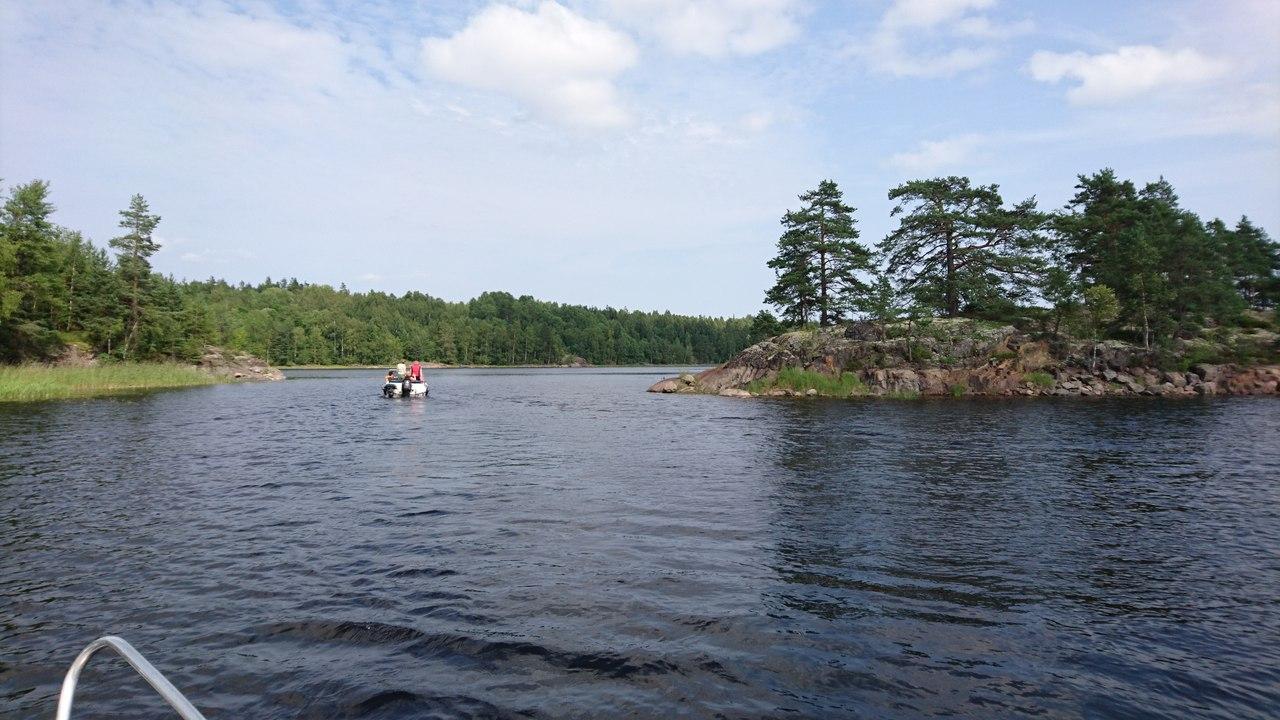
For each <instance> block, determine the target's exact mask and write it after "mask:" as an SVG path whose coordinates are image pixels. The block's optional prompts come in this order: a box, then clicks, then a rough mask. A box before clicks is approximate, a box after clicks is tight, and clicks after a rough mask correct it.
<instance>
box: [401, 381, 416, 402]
mask: <svg viewBox="0 0 1280 720" xmlns="http://www.w3.org/2000/svg"><path fill="white" fill-rule="evenodd" d="M412 392H413V381H412V380H410V379H409V378H407V377H406V378H405V379H404V380H403V381H401V383H400V397H409V395H410V393H412Z"/></svg>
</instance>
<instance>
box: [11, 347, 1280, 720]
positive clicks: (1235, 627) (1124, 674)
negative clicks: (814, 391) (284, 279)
mask: <svg viewBox="0 0 1280 720" xmlns="http://www.w3.org/2000/svg"><path fill="white" fill-rule="evenodd" d="M664 374H670V371H662V370H655V369H636V370H607V371H597V370H451V371H436V372H432V373H431V375H430V380H431V381H432V392H431V397H430V398H429V399H427V400H425V401H423V400H385V399H383V398H381V397H379V395H378V390H379V385H380V375H381V373H380V372H379V371H377V370H372V371H344V372H319V371H316V372H295V373H291V379H290V380H288V381H286V382H282V383H275V384H267V385H255V386H249V385H239V386H219V387H211V388H200V389H194V390H183V391H175V392H161V393H154V394H149V395H143V396H138V397H132V398H125V399H107V400H93V401H80V402H62V403H46V404H40V405H9V406H3V405H0V591H2V592H0V717H4V718H29V717H52V714H53V711H54V706H55V703H56V695H57V689H58V684H59V683H60V681H61V678H62V674H63V672H65V670H66V666H67V665H68V664H69V663H70V661H71V659H72V657H73V656H74V655H75V653H76V652H77V651H78V650H79V649H80V647H81V646H83V645H84V644H85V643H87V642H88V641H90V640H92V639H93V638H95V637H97V636H99V635H102V634H105V633H113V634H118V635H121V636H123V637H125V638H126V639H128V640H129V641H131V642H132V643H133V644H134V645H135V646H136V647H137V648H138V649H139V650H141V651H142V652H143V653H144V654H145V655H146V656H147V657H148V658H149V659H150V660H151V661H152V662H153V663H155V664H156V665H157V666H158V667H159V668H160V669H161V670H162V671H164V672H166V674H167V675H168V676H169V678H170V679H171V680H172V681H173V682H174V684H175V685H177V686H178V687H179V688H180V689H182V690H183V691H184V692H186V694H187V695H188V697H190V699H191V700H192V701H193V702H194V703H195V705H196V706H197V707H199V708H200V709H201V710H203V711H204V712H205V713H206V714H207V715H208V716H209V717H210V719H211V720H213V719H215V718H245V719H250V718H268V719H270V718H421V717H441V718H452V717H534V718H542V717H547V718H591V717H640V718H674V717H695V718H696V717H708V718H710V717H726V718H766V717H779V718H810V717H812V718H842V717H867V718H917V717H932V716H949V717H971V718H988V717H1017V716H1036V717H1050V718H1138V717H1150V718H1193V717H1194V718H1210V717H1212V718H1232V719H1234V720H1240V719H1242V718H1275V717H1277V708H1280V402H1278V401H1276V400H1275V399H1273V398H1272V399H1267V398H1253V399H1250V398H1239V399H1194V400H1177V401H1173V400H1161V399H1110V400H1087V399H1061V400H1057V399H1055V400H1045V399H1034V400H1025V399H1021V400H1012V399H1005V400H973V399H961V400H951V399H946V400H937V401H900V402H893V401H826V400H782V399H779V400H764V399H761V400H736V399H728V398H718V397H699V396H656V395H649V394H646V393H645V392H644V389H645V388H646V387H647V386H648V385H649V384H650V383H652V382H654V381H655V380H656V379H658V378H659V377H660V376H662V375H664ZM81 687H82V692H81V695H80V696H79V697H80V698H81V699H80V701H79V702H78V703H77V707H78V708H79V711H78V712H77V715H76V717H77V718H95V717H97V718H105V717H138V718H141V717H155V718H163V717H171V715H168V714H166V712H165V711H164V709H163V706H162V705H161V704H160V702H159V701H158V700H157V699H155V696H154V693H152V692H151V691H150V690H149V688H147V687H146V686H145V685H144V684H143V683H142V681H141V680H138V679H137V678H136V676H134V675H132V674H131V673H130V672H128V671H127V670H126V669H125V668H124V666H123V663H121V662H120V661H118V660H116V659H114V658H112V657H111V656H110V655H108V654H105V653H104V654H102V655H100V656H98V659H96V660H95V661H94V663H93V664H91V666H90V669H89V670H88V671H86V673H85V675H84V677H83V678H82V681H81Z"/></svg>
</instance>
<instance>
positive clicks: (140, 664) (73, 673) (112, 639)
mask: <svg viewBox="0 0 1280 720" xmlns="http://www.w3.org/2000/svg"><path fill="white" fill-rule="evenodd" d="M102 648H111V649H112V650H115V651H116V653H117V654H118V655H120V657H122V658H124V659H125V661H126V662H128V663H129V664H130V665H132V666H133V669H134V670H137V671H138V674H139V675H141V676H142V679H143V680H146V681H147V682H148V683H149V684H150V685H151V687H153V688H155V689H156V692H158V693H160V697H162V698H164V701H165V702H167V703H169V706H170V707H172V708H173V709H174V710H177V711H178V714H179V715H181V716H182V717H183V720H205V717H204V715H201V714H200V711H199V710H197V709H196V708H195V706H194V705H192V704H191V703H190V702H189V701H188V700H187V698H186V697H184V696H183V694H182V693H180V692H178V688H176V687H174V686H173V683H171V682H169V681H168V680H166V679H165V677H164V675H161V674H160V671H159V670H157V669H156V667H155V666H154V665H152V664H151V663H149V662H147V659H146V658H144V657H142V654H141V653H139V652H138V651H137V650H134V649H133V646H132V645H130V644H129V643H127V642H125V640H124V638H118V637H116V636H114V635H105V636H103V637H100V638H98V639H97V640H94V641H93V642H91V643H89V644H88V645H87V646H86V647H85V649H84V650H81V651H80V654H79V655H77V656H76V659H75V662H73V663H71V669H69V670H67V676H66V677H65V678H63V680H62V693H61V694H60V695H59V696H58V714H57V717H56V720H71V700H72V699H73V698H74V697H75V694H76V682H77V681H79V680H80V671H81V670H83V669H84V666H85V665H86V664H88V662H89V658H91V657H93V654H94V653H96V652H98V651H99V650H101V649H102Z"/></svg>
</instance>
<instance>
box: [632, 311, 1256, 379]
mask: <svg viewBox="0 0 1280 720" xmlns="http://www.w3.org/2000/svg"><path fill="white" fill-rule="evenodd" d="M649 392H657V393H706V394H719V395H725V396H734V397H756V396H770V397H787V396H840V397H862V396H872V397H875V396H880V397H894V398H914V397H919V396H931V395H933V396H964V395H988V396H998V395H1006V396H1009V395H1026V396H1104V395H1160V396H1196V395H1220V394H1229V395H1275V394H1277V393H1278V392H1280V334H1278V333H1277V332H1275V331H1274V330H1273V329H1271V328H1262V327H1255V328H1251V329H1242V330H1238V331H1233V332H1231V333H1230V334H1220V336H1219V337H1217V338H1213V337H1196V338H1193V339H1180V340H1176V341H1175V342H1174V343H1173V345H1172V346H1171V347H1168V348H1164V349H1160V350H1150V349H1144V348H1143V347H1141V346H1136V345H1132V344H1129V343H1126V342H1122V341H1119V340H1103V341H1090V340H1079V339H1072V338H1067V337H1056V338H1054V337H1039V336H1038V335H1036V334H1032V333H1030V332H1027V331H1024V330H1020V329H1018V328H1017V327H1015V326H1013V325H1001V324H996V323H989V322H983V321H978V320H967V319H938V320H932V321H929V322H927V323H919V324H916V325H914V326H912V325H909V324H908V323H905V322H903V323H895V324H887V325H886V324H880V323H875V322H856V323H852V324H848V325H843V326H836V327H828V328H822V329H820V330H799V331H795V332H789V333H785V334H782V335H778V336H776V337H772V338H769V339H767V340H763V341H761V342H758V343H756V344H755V345H752V346H751V347H748V348H747V349H745V350H743V351H742V352H741V353H739V354H738V355H737V356H736V357H734V358H733V359H731V360H729V361H728V362H726V363H724V364H722V365H719V366H717V367H714V368H711V369H709V370H705V371H703V372H700V373H697V374H684V375H680V376H679V377H674V378H668V379H666V380H662V381H660V382H658V383H656V384H655V385H653V386H652V387H650V388H649Z"/></svg>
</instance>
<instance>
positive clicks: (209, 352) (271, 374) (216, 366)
mask: <svg viewBox="0 0 1280 720" xmlns="http://www.w3.org/2000/svg"><path fill="white" fill-rule="evenodd" d="M195 364H196V367H198V368H200V369H202V370H204V371H206V372H208V373H209V374H211V375H213V376H214V377H216V378H218V379H220V380H224V381H225V380H232V381H244V380H248V381H265V380H284V373H283V372H280V370H279V369H277V368H274V367H271V366H270V365H268V364H267V363H266V361H265V360H262V359H259V358H256V357H254V356H252V355H249V354H248V353H232V352H230V351H228V350H224V349H223V348H220V347H214V346H213V345H209V346H206V347H205V349H204V354H203V355H201V356H200V359H199V360H197V361H196V363H195Z"/></svg>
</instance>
